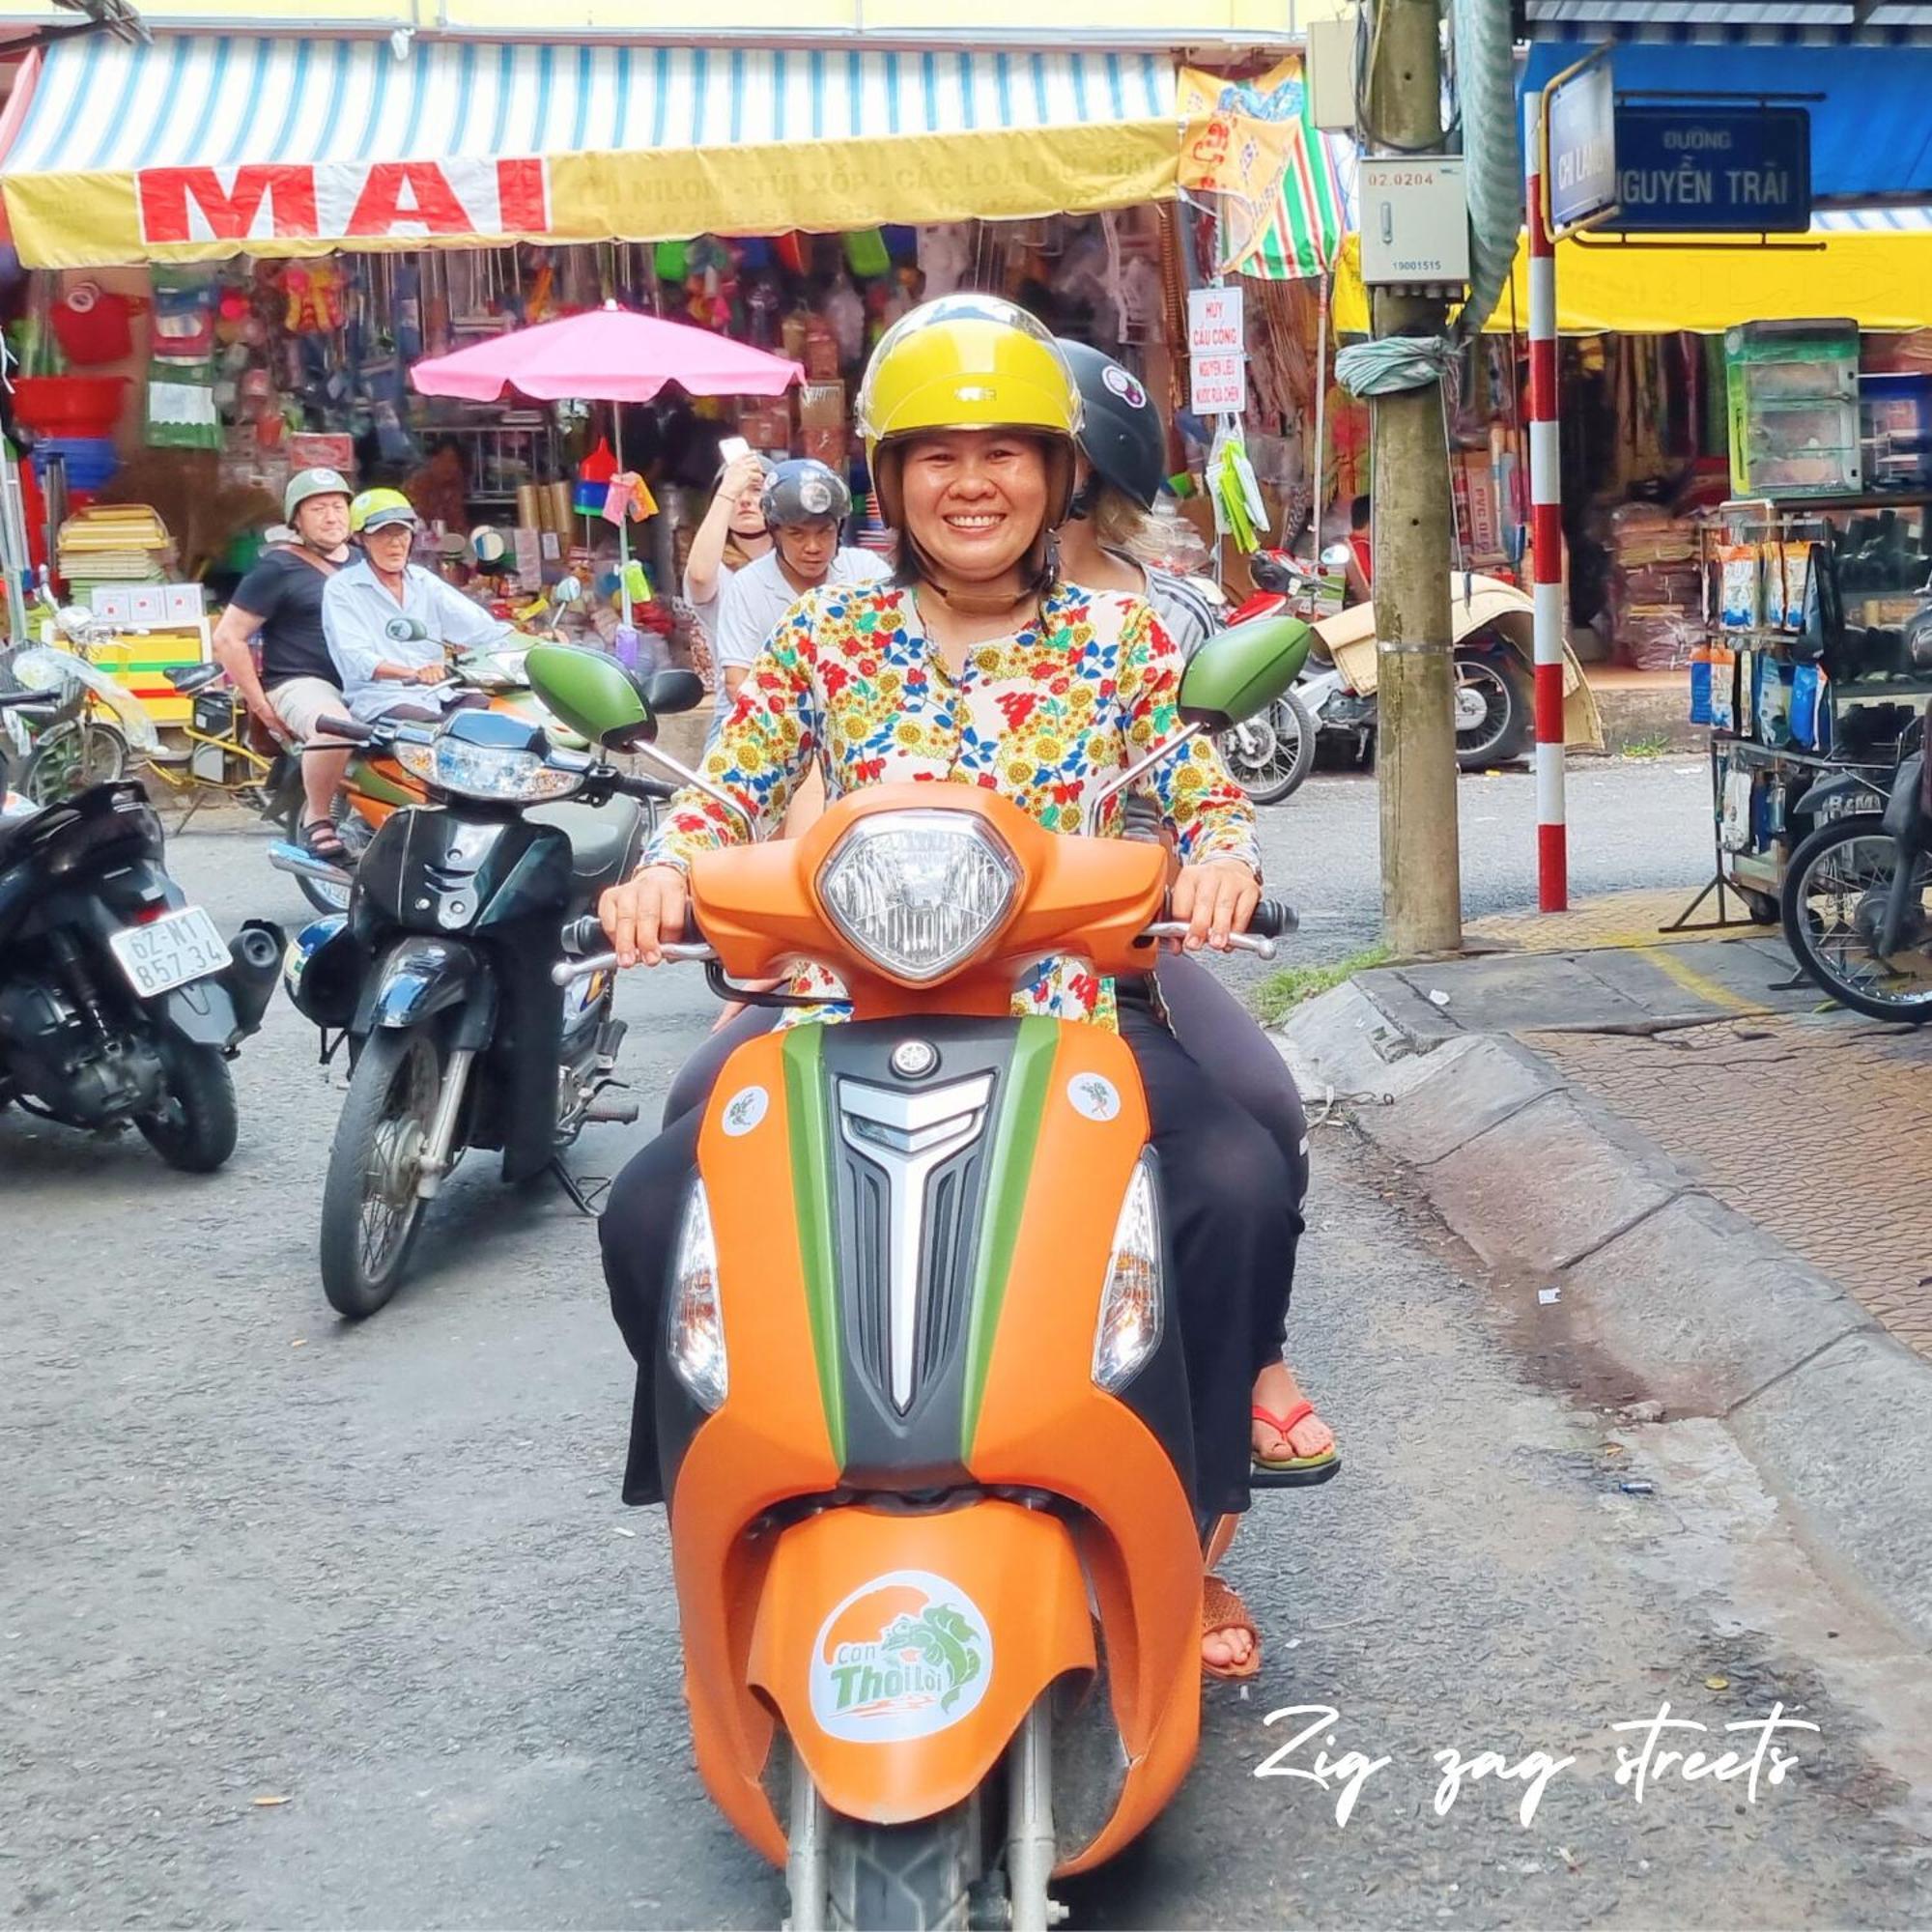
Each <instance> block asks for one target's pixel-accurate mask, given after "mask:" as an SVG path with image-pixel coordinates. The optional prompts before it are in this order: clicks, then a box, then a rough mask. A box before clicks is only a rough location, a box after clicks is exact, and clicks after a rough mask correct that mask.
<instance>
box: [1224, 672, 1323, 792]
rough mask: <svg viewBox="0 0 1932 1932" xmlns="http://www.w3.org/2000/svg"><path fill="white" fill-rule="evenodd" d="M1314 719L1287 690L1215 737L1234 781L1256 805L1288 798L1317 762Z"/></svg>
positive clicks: (1303, 705)
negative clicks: (1262, 710)
mask: <svg viewBox="0 0 1932 1932" xmlns="http://www.w3.org/2000/svg"><path fill="white" fill-rule="evenodd" d="M1316 729H1317V727H1316V724H1315V720H1314V719H1313V718H1312V717H1311V716H1310V715H1309V710H1308V707H1307V705H1305V704H1304V703H1302V701H1301V699H1300V698H1298V697H1297V696H1295V695H1294V694H1293V692H1292V691H1291V692H1288V693H1286V694H1284V696H1280V697H1278V698H1276V699H1275V701H1274V702H1273V703H1272V704H1271V705H1269V706H1268V708H1267V709H1266V710H1265V711H1264V712H1263V713H1262V714H1261V715H1260V716H1259V717H1257V718H1250V719H1248V720H1246V721H1245V722H1244V723H1242V724H1239V725H1236V726H1235V728H1234V729H1233V730H1232V731H1224V732H1223V733H1222V734H1221V736H1220V737H1219V738H1218V739H1216V740H1215V743H1216V744H1217V745H1218V746H1219V747H1220V751H1221V758H1222V762H1223V763H1224V764H1226V766H1227V767H1228V770H1229V773H1230V774H1231V775H1232V777H1233V778H1234V781H1235V782H1236V784H1237V785H1239V786H1240V788H1241V789H1242V790H1243V791H1244V792H1246V793H1247V795H1248V796H1249V797H1250V798H1251V799H1252V800H1253V801H1254V802H1255V803H1256V804H1257V805H1279V804H1280V803H1281V801H1282V800H1283V799H1285V798H1288V797H1291V796H1292V795H1293V793H1294V792H1295V790H1296V789H1297V788H1298V787H1299V786H1300V784H1301V781H1302V780H1303V779H1305V778H1306V777H1307V776H1308V774H1309V773H1310V772H1311V771H1312V770H1313V769H1314V766H1315V733H1316Z"/></svg>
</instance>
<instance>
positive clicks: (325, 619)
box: [322, 490, 518, 724]
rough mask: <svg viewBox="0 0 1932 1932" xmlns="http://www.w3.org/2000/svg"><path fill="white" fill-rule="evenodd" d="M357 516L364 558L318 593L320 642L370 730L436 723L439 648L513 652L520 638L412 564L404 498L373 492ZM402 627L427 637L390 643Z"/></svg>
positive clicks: (441, 675) (409, 512)
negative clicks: (385, 724) (392, 720)
mask: <svg viewBox="0 0 1932 1932" xmlns="http://www.w3.org/2000/svg"><path fill="white" fill-rule="evenodd" d="M356 508H357V510H358V511H359V512H360V517H359V520H358V521H357V524H356V527H357V528H358V530H359V531H360V533H361V537H362V548H363V552H364V555H363V558H362V560H361V561H360V562H359V563H353V564H351V565H349V567H348V568H347V569H345V570H339V571H337V572H336V573H335V575H334V576H333V577H331V578H330V579H329V580H328V582H327V583H326V584H325V585H324V586H323V592H322V628H323V635H324V637H325V638H326V639H327V642H328V654H329V656H330V657H331V658H332V659H333V660H334V662H335V668H336V670H337V671H338V672H339V673H340V676H341V681H342V691H343V696H345V697H347V698H348V700H349V709H350V711H351V712H352V713H353V714H354V715H355V717H357V718H359V719H361V720H362V721H363V723H364V724H369V723H372V722H373V721H374V720H376V719H378V718H383V717H390V716H396V715H401V716H403V717H414V718H435V717H440V715H441V707H440V704H439V703H438V702H437V700H436V699H435V698H434V697H432V696H431V695H430V690H429V687H431V686H434V685H439V684H441V683H442V682H443V680H444V679H445V677H446V676H447V675H448V671H447V668H446V662H445V657H444V648H443V647H444V646H445V645H447V644H455V645H457V646H459V647H461V648H464V649H468V650H482V649H487V648H489V647H490V646H491V645H493V644H507V643H509V642H511V641H513V640H514V639H516V638H517V636H518V633H517V630H516V627H515V626H514V625H511V624H506V623H502V622H500V621H499V620H498V619H497V618H495V617H493V616H491V615H490V614H489V612H488V611H485V610H483V609H482V608H481V607H480V606H479V605H476V604H472V603H471V602H470V601H469V598H468V597H465V596H464V595H463V594H462V592H461V591H458V590H453V589H451V588H450V586H449V585H448V584H447V583H445V582H443V581H442V579H441V578H440V577H438V576H437V575H436V574H435V572H434V571H429V570H425V569H423V568H422V566H421V565H420V564H415V563H412V562H411V561H410V551H411V549H412V546H413V544H414V542H415V537H416V531H417V529H418V528H419V527H420V526H419V524H418V522H417V519H416V513H415V511H414V510H413V509H412V507H411V505H410V501H409V498H408V497H405V496H403V494H402V493H401V492H400V491H398V490H372V491H371V492H369V494H368V497H365V498H361V499H358V502H357V504H356ZM398 619H404V620H408V619H413V620H414V621H415V623H416V624H419V625H420V626H421V627H422V629H423V631H424V633H425V635H424V636H423V637H421V638H414V639H412V638H407V637H405V638H398V637H395V636H393V635H392V634H391V631H390V626H392V625H394V624H396V623H397V620H398Z"/></svg>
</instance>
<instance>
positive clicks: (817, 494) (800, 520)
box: [759, 456, 852, 530]
mask: <svg viewBox="0 0 1932 1932" xmlns="http://www.w3.org/2000/svg"><path fill="white" fill-rule="evenodd" d="M759 507H760V508H761V509H762V510H763V511H764V513H765V525H766V527H767V528H770V529H774V530H779V529H783V528H784V527H785V526H786V525H788V524H828V523H829V524H842V523H843V522H844V521H845V519H846V518H847V517H848V516H850V515H851V514H852V493H851V491H850V490H848V489H847V488H846V487H845V479H844V478H843V477H842V476H840V475H839V474H838V471H837V470H836V469H830V468H828V467H827V466H826V465H825V464H823V463H820V462H819V461H818V460H817V458H816V457H811V456H798V457H793V458H792V459H791V460H790V461H789V462H787V463H781V464H780V465H779V466H778V467H777V468H776V469H773V470H772V472H771V474H770V475H768V476H767V477H766V478H765V494H764V496H763V497H761V498H760V499H759Z"/></svg>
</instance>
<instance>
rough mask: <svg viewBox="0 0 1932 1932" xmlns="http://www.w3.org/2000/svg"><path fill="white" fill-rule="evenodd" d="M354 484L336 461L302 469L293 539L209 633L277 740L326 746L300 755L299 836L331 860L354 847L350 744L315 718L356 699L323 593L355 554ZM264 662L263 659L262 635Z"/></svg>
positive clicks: (269, 558) (287, 506)
mask: <svg viewBox="0 0 1932 1932" xmlns="http://www.w3.org/2000/svg"><path fill="white" fill-rule="evenodd" d="M349 495H350V492H349V485H348V484H347V483H346V482H344V481H343V479H342V477H341V476H340V475H338V474H337V472H336V471H335V470H333V469H302V470H298V471H297V472H296V474H295V475H293V476H291V477H290V478H289V487H288V488H287V490H285V491H284V492H283V493H282V515H283V516H284V517H285V518H286V519H287V520H288V522H289V524H290V525H291V526H293V527H292V529H291V530H290V532H289V535H290V538H291V541H289V542H287V543H285V544H279V545H278V544H277V543H276V532H275V531H273V530H270V532H269V538H268V541H269V544H270V548H269V549H268V550H266V551H265V552H264V553H263V554H262V555H261V557H260V558H259V559H258V560H257V561H256V564H255V567H254V568H253V569H252V570H250V571H249V573H248V574H247V576H246V577H244V578H243V579H242V580H241V584H240V585H239V586H238V587H237V589H236V592H235V596H234V599H233V601H232V602H231V603H230V604H229V606H228V609H227V610H226V611H223V612H222V613H221V621H220V622H219V623H218V624H217V625H215V627H214V636H213V639H212V640H211V642H212V645H213V652H214V659H215V662H216V663H217V664H218V665H220V667H221V668H222V669H223V670H225V671H226V672H227V673H228V676H229V679H230V681H231V682H232V683H233V684H234V686H235V689H236V690H237V691H238V692H239V693H240V694H241V701H242V703H244V704H245V705H246V706H247V707H248V711H249V715H250V716H251V717H253V718H254V719H255V721H256V722H257V723H258V724H259V725H262V726H263V727H264V729H266V730H267V731H268V732H269V733H270V735H271V736H272V737H273V738H274V739H275V740H276V741H277V742H278V743H280V744H289V743H291V742H293V743H297V744H306V743H308V742H309V741H311V740H314V742H315V743H316V744H317V745H318V746H319V747H322V748H323V749H318V750H316V751H312V752H306V753H303V754H302V768H301V769H302V800H303V807H304V819H303V823H302V833H301V840H302V844H303V846H304V847H305V848H306V849H307V851H308V852H309V854H310V855H311V857H313V858H317V859H321V860H324V861H326V862H327V864H329V865H331V866H339V865H342V864H344V863H345V862H346V861H347V859H348V857H349V854H348V852H347V851H346V850H345V849H344V846H343V843H342V840H341V838H339V837H338V836H337V834H336V830H335V825H334V805H335V794H336V792H337V790H338V789H339V788H340V786H341V784H342V775H343V773H344V772H346V771H347V770H348V768H349V752H348V748H347V747H346V746H345V747H343V748H342V749H340V750H334V749H328V748H327V739H326V738H318V737H317V735H316V729H315V726H316V721H317V720H318V719H319V718H327V717H330V716H334V717H337V718H339V717H341V715H342V714H343V712H344V711H345V710H346V709H347V708H348V706H347V701H346V700H345V698H344V697H343V695H342V692H341V690H340V689H339V688H338V687H339V679H338V677H337V673H336V669H335V662H334V660H333V658H332V657H331V656H330V655H329V649H328V639H327V635H326V632H325V628H324V624H323V616H322V595H323V592H324V590H325V589H326V588H327V585H328V582H329V580H330V579H331V578H332V577H334V576H335V574H336V573H337V571H338V570H340V569H341V568H342V567H343V566H344V565H345V564H347V563H348V562H350V560H351V559H352V558H353V557H354V555H355V553H354V552H353V551H352V550H351V549H350V547H349ZM257 637H259V638H260V639H261V647H262V661H261V667H260V668H259V669H258V668H256V663H255V652H254V648H253V645H254V640H255V639H256V638H257Z"/></svg>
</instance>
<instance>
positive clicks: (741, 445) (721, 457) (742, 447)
mask: <svg viewBox="0 0 1932 1932" xmlns="http://www.w3.org/2000/svg"><path fill="white" fill-rule="evenodd" d="M751 453H752V445H751V444H750V443H749V442H747V441H746V440H745V439H744V438H743V437H742V436H727V437H724V438H722V439H721V440H720V441H719V444H718V461H719V463H720V465H721V466H724V465H729V464H733V463H736V462H737V461H738V459H739V458H740V457H741V456H750V455H751Z"/></svg>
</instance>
